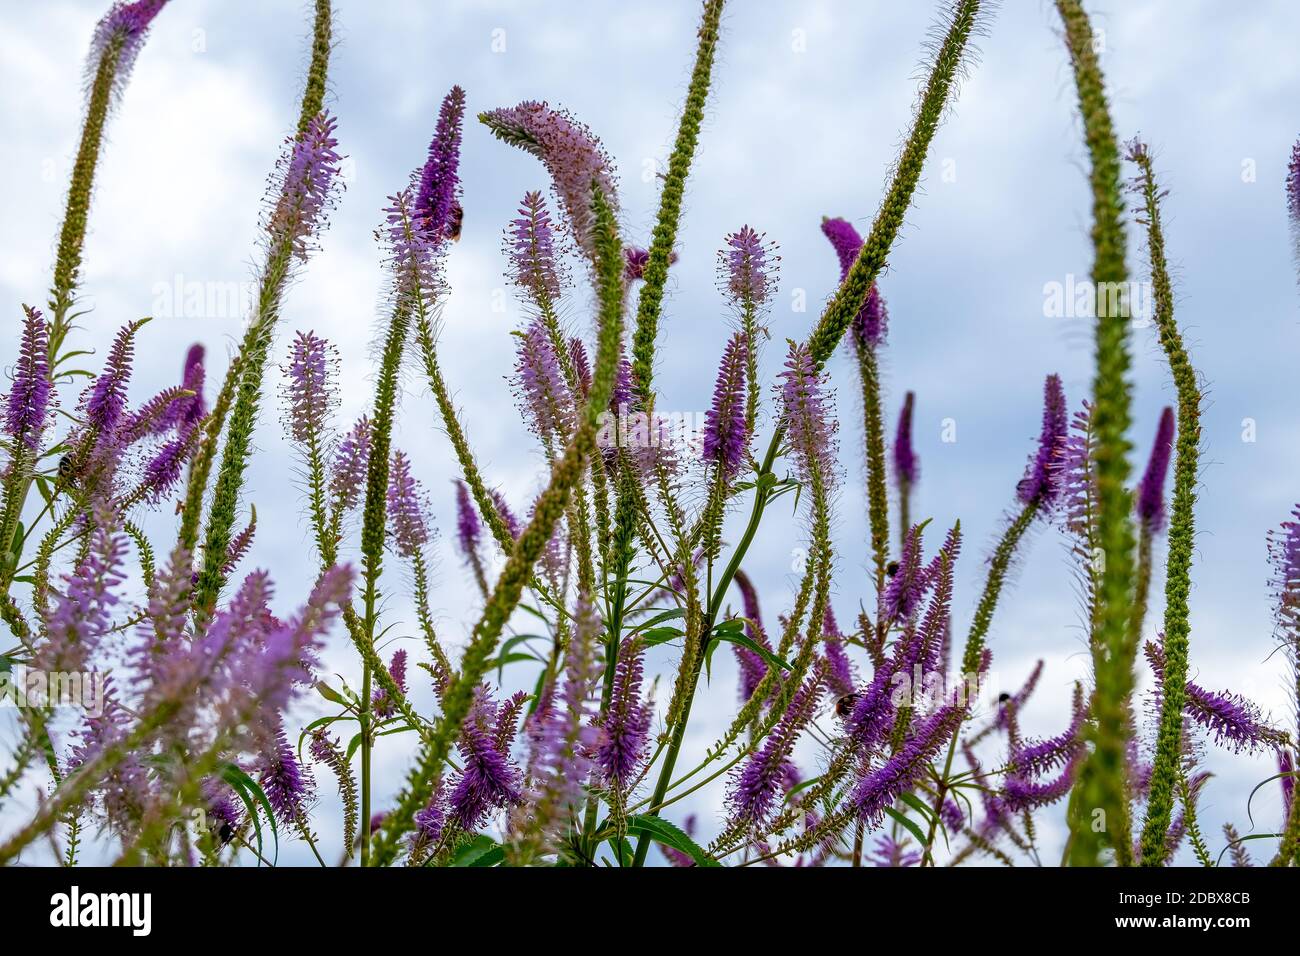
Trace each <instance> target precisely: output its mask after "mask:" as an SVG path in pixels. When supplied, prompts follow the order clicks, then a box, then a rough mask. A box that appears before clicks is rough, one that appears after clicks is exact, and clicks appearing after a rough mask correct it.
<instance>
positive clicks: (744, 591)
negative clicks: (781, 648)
mask: <svg viewBox="0 0 1300 956" xmlns="http://www.w3.org/2000/svg"><path fill="white" fill-rule="evenodd" d="M735 581H736V586H737V587H738V588H740V596H741V600H742V601H743V603H744V614H745V617H746V619H747V621H746V624H745V634H746V636H747V637H748V638H749V639H750V640H751V641H753V642H754V643H756V644H758V645H759V646H760V647H764V648H766V649H767V650H771V649H772V646H771V644H769V643H768V640H767V635H766V634H764V633H763V613H762V611H761V610H760V609H759V606H758V591H757V590H755V588H754V582H752V581H751V580H750V579H749V575H747V574H746V573H745V572H744V571H737V572H736V577H735ZM732 650H733V651H735V654H736V662H737V664H739V665H740V700H741V703H744V702H745V701H747V700H749V698H751V697H753V696H754V691H755V690H757V689H758V683H759V681H761V680H762V679H763V677H764V675H765V674H767V664H766V663H765V662H764V661H763V658H762V657H760V656H759V655H758V654H756V653H755V652H754V651H751V650H750V649H749V648H747V647H741V646H740V645H739V644H733V645H732Z"/></svg>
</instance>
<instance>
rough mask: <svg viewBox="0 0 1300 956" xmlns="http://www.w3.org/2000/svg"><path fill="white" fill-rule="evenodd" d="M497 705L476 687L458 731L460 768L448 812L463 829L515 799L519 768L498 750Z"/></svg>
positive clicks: (516, 797) (475, 823) (507, 755)
mask: <svg viewBox="0 0 1300 956" xmlns="http://www.w3.org/2000/svg"><path fill="white" fill-rule="evenodd" d="M496 711H497V707H496V705H495V704H493V703H492V702H491V700H490V699H489V698H488V697H487V694H486V691H484V690H480V691H479V697H478V700H477V701H476V702H475V704H474V708H473V710H471V711H470V714H469V716H468V717H467V718H466V719H465V726H464V728H463V729H462V730H461V735H460V742H459V747H460V753H461V756H462V757H463V758H464V769H463V770H462V771H461V774H460V780H459V781H458V782H457V784H456V787H455V788H454V789H453V790H452V793H451V797H450V798H449V799H450V803H451V815H452V818H453V819H454V820H455V821H456V823H457V824H458V825H459V826H460V827H461V828H462V829H465V830H472V829H474V828H475V827H477V826H478V825H479V824H480V823H482V822H483V819H484V818H485V817H486V816H487V815H488V814H489V813H490V812H491V811H493V810H499V809H502V808H504V807H506V806H508V805H510V804H513V803H518V802H519V799H520V796H521V793H520V788H519V771H518V770H517V769H515V767H514V766H512V765H511V763H510V758H509V754H508V753H504V752H502V749H501V748H500V747H499V746H498V745H497V741H496V738H495V736H494V735H493V732H492V731H493V726H492V725H493V723H494V721H495V719H496Z"/></svg>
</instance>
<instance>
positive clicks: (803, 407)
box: [778, 342, 837, 485]
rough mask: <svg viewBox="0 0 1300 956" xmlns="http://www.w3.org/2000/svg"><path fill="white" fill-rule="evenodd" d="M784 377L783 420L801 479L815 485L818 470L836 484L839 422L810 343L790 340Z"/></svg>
mask: <svg viewBox="0 0 1300 956" xmlns="http://www.w3.org/2000/svg"><path fill="white" fill-rule="evenodd" d="M780 377H781V384H780V385H779V386H778V388H779V389H780V399H781V408H782V412H781V420H782V422H783V423H784V424H785V427H786V430H787V433H788V434H789V437H790V444H791V446H792V447H793V449H794V454H795V460H796V462H797V465H798V472H799V477H800V480H801V481H803V482H804V483H805V484H811V483H812V479H813V475H814V473H815V474H817V475H818V476H819V477H820V479H821V480H822V481H823V482H825V483H826V484H827V485H832V484H834V480H835V453H836V446H835V430H836V427H837V423H836V422H835V421H834V420H833V419H832V418H831V417H830V410H829V405H830V396H829V395H828V394H827V392H826V390H825V387H824V383H823V381H822V376H821V375H819V374H818V372H817V371H816V369H815V368H814V366H813V359H812V355H811V353H809V351H808V349H807V347H806V346H803V345H796V344H795V343H793V342H792V343H790V354H789V356H788V357H787V358H786V362H785V371H784V372H782V373H781V376H780Z"/></svg>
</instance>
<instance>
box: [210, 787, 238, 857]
mask: <svg viewBox="0 0 1300 956" xmlns="http://www.w3.org/2000/svg"><path fill="white" fill-rule="evenodd" d="M203 800H204V805H205V807H206V808H207V815H208V826H209V828H210V829H211V830H212V835H213V836H214V837H215V838H216V840H217V845H218V846H225V845H226V844H227V843H229V842H230V841H231V840H233V839H234V838H235V833H236V832H238V830H239V824H240V813H239V808H238V807H237V806H236V805H235V795H234V793H233V792H232V791H231V789H230V787H228V786H227V785H226V784H225V783H222V782H220V781H217V780H207V781H205V782H204V784H203Z"/></svg>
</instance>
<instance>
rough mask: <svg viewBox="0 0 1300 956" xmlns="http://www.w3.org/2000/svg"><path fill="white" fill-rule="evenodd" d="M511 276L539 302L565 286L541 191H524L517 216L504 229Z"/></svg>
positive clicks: (548, 299) (550, 298)
mask: <svg viewBox="0 0 1300 956" xmlns="http://www.w3.org/2000/svg"><path fill="white" fill-rule="evenodd" d="M506 253H507V256H508V258H509V260H510V278H511V280H512V281H513V282H514V283H515V284H516V285H518V286H519V287H520V288H522V289H525V290H526V291H527V292H529V294H531V295H532V296H533V298H534V299H536V300H538V301H539V302H546V303H548V304H549V303H552V302H554V301H555V300H556V299H558V298H559V297H560V293H561V292H562V291H563V289H564V283H563V272H562V269H561V265H560V260H559V257H558V255H557V250H556V248H555V229H554V226H553V225H552V223H551V212H550V210H549V209H547V208H546V200H545V199H543V198H542V194H541V193H540V192H530V193H525V194H524V198H523V202H522V203H520V205H519V218H518V219H514V220H512V221H511V223H510V225H509V227H508V228H507V229H506Z"/></svg>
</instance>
